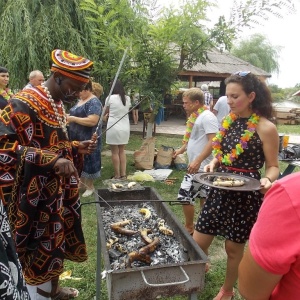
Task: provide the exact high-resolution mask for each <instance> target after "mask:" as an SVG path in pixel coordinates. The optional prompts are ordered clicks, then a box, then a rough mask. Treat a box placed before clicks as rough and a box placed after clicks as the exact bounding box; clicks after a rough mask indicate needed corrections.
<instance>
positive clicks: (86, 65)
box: [51, 49, 93, 83]
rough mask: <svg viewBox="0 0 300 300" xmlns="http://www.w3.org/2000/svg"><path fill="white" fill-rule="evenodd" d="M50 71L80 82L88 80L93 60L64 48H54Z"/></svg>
mask: <svg viewBox="0 0 300 300" xmlns="http://www.w3.org/2000/svg"><path fill="white" fill-rule="evenodd" d="M51 58H52V61H53V63H52V67H51V71H53V72H59V73H61V74H62V75H64V76H67V77H70V78H72V79H76V80H79V81H82V82H85V83H86V82H88V81H89V78H90V72H91V70H92V66H93V62H92V61H90V60H89V59H87V58H84V57H82V56H77V55H75V54H72V53H71V52H68V51H65V50H59V49H55V50H53V51H52V53H51Z"/></svg>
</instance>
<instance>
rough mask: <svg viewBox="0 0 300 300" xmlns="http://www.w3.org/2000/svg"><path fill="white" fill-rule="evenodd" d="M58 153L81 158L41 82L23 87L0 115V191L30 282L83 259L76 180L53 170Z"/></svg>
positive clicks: (48, 277) (52, 275)
mask: <svg viewBox="0 0 300 300" xmlns="http://www.w3.org/2000/svg"><path fill="white" fill-rule="evenodd" d="M58 113H59V115H60V116H62V107H61V105H60V106H59V105H58ZM60 157H64V158H67V159H69V160H74V164H76V163H79V162H80V161H81V160H82V156H81V155H77V149H76V148H73V147H72V145H71V143H70V141H69V140H68V139H67V137H66V135H65V133H64V132H63V130H62V129H61V127H60V125H59V123H58V121H57V119H56V116H55V113H54V111H53V108H52V106H51V104H50V102H49V101H48V98H47V96H46V94H45V92H44V91H43V89H42V87H37V88H30V89H26V90H23V91H21V92H20V93H18V94H17V95H15V96H14V98H13V99H11V101H10V104H9V105H8V106H7V107H6V108H5V109H4V110H3V112H2V114H1V116H0V196H1V198H2V199H3V200H4V204H5V205H6V206H7V213H8V217H9V221H10V225H11V229H12V232H13V236H14V238H15V241H16V248H17V252H18V254H19V258H20V262H21V264H22V268H23V273H24V276H25V279H26V282H27V283H28V284H31V285H38V284H41V283H44V282H47V281H49V280H51V279H53V278H55V277H57V276H58V275H60V274H61V273H62V272H63V260H64V258H67V259H70V260H73V261H78V262H80V261H84V260H86V259H87V253H86V247H85V243H84V237H83V232H82V228H81V210H80V202H79V194H78V184H77V180H76V179H75V178H74V177H71V178H70V179H65V178H61V177H60V176H58V175H56V174H55V173H54V171H53V166H54V164H55V162H56V160H57V159H58V158H60Z"/></svg>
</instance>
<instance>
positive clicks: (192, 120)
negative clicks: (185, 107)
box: [182, 106, 207, 144]
mask: <svg viewBox="0 0 300 300" xmlns="http://www.w3.org/2000/svg"><path fill="white" fill-rule="evenodd" d="M205 110H207V107H205V106H202V107H200V108H199V109H198V110H197V111H196V112H193V113H191V114H190V116H189V118H188V120H187V121H186V129H185V134H184V136H183V139H182V143H183V144H186V143H187V142H188V141H189V139H190V137H191V132H192V130H193V127H194V125H195V122H196V120H197V118H198V117H199V115H200V114H202V113H203V112H204V111H205Z"/></svg>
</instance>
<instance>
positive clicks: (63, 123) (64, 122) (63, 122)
mask: <svg viewBox="0 0 300 300" xmlns="http://www.w3.org/2000/svg"><path fill="white" fill-rule="evenodd" d="M41 86H42V88H43V89H44V92H45V93H46V95H47V98H48V100H49V102H50V104H51V106H52V109H53V111H54V114H55V117H56V120H57V122H58V124H59V126H60V127H61V129H62V130H63V132H64V133H65V135H66V137H67V139H68V130H67V116H66V112H65V108H64V105H63V103H62V104H61V109H62V116H60V114H59V112H58V109H57V105H56V103H55V102H54V100H53V98H52V96H51V94H50V92H49V90H48V88H47V87H46V86H45V84H43V83H42V84H41Z"/></svg>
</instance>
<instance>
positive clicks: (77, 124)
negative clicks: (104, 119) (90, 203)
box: [67, 81, 102, 197]
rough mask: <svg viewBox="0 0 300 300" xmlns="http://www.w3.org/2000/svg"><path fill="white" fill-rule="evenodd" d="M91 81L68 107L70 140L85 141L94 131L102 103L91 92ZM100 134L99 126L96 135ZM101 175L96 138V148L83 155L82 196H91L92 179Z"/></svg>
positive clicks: (93, 188) (92, 190)
mask: <svg viewBox="0 0 300 300" xmlns="http://www.w3.org/2000/svg"><path fill="white" fill-rule="evenodd" d="M92 90H93V83H92V82H91V81H89V82H88V83H87V84H86V86H85V88H84V89H83V90H82V91H81V92H80V93H79V97H80V99H79V101H78V102H77V103H76V104H75V105H74V106H73V107H72V108H71V109H70V114H69V115H68V118H67V121H68V123H69V135H70V139H71V140H72V141H74V140H76V141H85V140H88V139H90V138H91V137H92V136H93V134H94V133H95V131H96V128H97V125H98V122H99V118H100V115H101V113H102V104H101V102H100V100H99V99H98V98H97V97H96V96H95V95H94V94H93V92H92ZM100 134H101V126H100V128H99V130H98V132H97V135H98V136H100ZM100 175H101V139H98V140H97V148H96V150H95V151H94V152H93V153H91V154H85V155H84V162H83V167H82V172H81V176H80V181H81V183H80V184H79V188H83V189H86V191H85V192H84V193H83V194H82V197H88V196H91V195H92V194H93V193H94V191H95V187H94V180H95V179H96V178H99V177H100Z"/></svg>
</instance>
